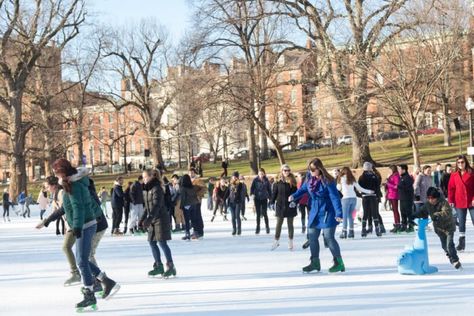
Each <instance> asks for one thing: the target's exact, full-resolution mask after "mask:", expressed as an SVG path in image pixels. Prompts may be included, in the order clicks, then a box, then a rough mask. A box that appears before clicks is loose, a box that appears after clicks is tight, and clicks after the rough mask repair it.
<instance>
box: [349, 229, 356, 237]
mask: <svg viewBox="0 0 474 316" xmlns="http://www.w3.org/2000/svg"><path fill="white" fill-rule="evenodd" d="M347 238H354V230H353V229H349V234H348V235H347Z"/></svg>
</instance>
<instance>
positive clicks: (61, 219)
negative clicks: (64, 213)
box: [56, 217, 65, 235]
mask: <svg viewBox="0 0 474 316" xmlns="http://www.w3.org/2000/svg"><path fill="white" fill-rule="evenodd" d="M60 225H62V226H61V230H59V226H60ZM64 233H65V229H64V219H63V218H62V217H60V218H58V219H57V220H56V235H59V234H63V235H64Z"/></svg>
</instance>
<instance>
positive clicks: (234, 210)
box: [229, 203, 242, 232]
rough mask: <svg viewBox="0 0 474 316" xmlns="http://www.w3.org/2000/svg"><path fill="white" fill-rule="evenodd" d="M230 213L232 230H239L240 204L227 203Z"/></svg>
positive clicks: (240, 223)
mask: <svg viewBox="0 0 474 316" xmlns="http://www.w3.org/2000/svg"><path fill="white" fill-rule="evenodd" d="M229 209H230V214H231V215H232V231H233V232H236V231H237V232H240V231H241V225H242V222H241V219H240V204H234V203H229Z"/></svg>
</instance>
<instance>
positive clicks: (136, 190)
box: [130, 181, 143, 205]
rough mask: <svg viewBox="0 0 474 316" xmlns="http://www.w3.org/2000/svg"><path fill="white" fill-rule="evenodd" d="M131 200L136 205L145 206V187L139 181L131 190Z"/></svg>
mask: <svg viewBox="0 0 474 316" xmlns="http://www.w3.org/2000/svg"><path fill="white" fill-rule="evenodd" d="M130 200H131V202H132V204H135V205H139V204H143V185H142V184H141V183H140V182H138V181H135V183H133V184H132V187H131V188H130Z"/></svg>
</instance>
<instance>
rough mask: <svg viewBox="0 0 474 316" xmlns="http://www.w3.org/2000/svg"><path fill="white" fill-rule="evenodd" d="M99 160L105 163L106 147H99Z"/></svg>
mask: <svg viewBox="0 0 474 316" xmlns="http://www.w3.org/2000/svg"><path fill="white" fill-rule="evenodd" d="M99 162H100V163H101V164H102V163H104V147H100V148H99Z"/></svg>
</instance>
